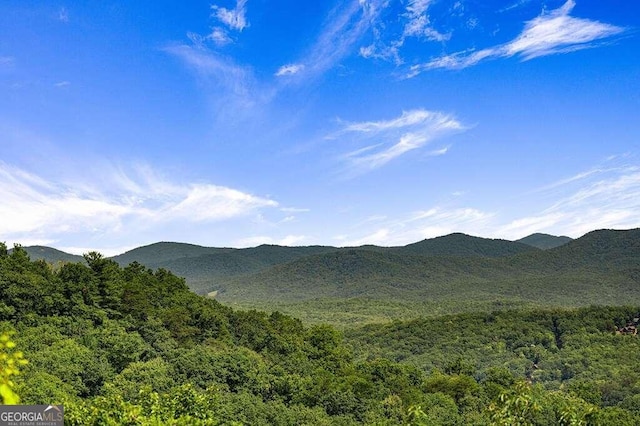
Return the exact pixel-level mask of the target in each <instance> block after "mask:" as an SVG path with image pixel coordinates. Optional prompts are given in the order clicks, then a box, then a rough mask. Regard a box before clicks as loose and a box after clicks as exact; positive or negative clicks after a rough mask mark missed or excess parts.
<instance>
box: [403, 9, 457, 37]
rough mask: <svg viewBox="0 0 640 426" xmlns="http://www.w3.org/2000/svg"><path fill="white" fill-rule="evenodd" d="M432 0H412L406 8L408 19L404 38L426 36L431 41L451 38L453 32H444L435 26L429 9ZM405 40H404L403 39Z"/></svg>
mask: <svg viewBox="0 0 640 426" xmlns="http://www.w3.org/2000/svg"><path fill="white" fill-rule="evenodd" d="M431 3H432V0H411V1H410V2H409V5H408V6H407V8H406V13H405V14H404V17H405V18H406V19H407V22H406V23H405V26H404V30H403V32H402V38H403V39H404V38H406V37H424V38H426V39H427V40H430V41H439V42H442V41H447V40H449V39H450V38H451V34H442V33H440V32H439V31H437V30H436V29H435V28H433V27H432V26H431V25H430V24H431V20H430V19H429V15H428V14H427V10H428V9H429V6H430V5H431ZM403 42H404V40H403Z"/></svg>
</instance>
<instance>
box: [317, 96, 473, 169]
mask: <svg viewBox="0 0 640 426" xmlns="http://www.w3.org/2000/svg"><path fill="white" fill-rule="evenodd" d="M461 130H464V126H463V125H462V123H460V122H459V121H458V120H457V119H455V118H454V117H453V116H451V115H449V114H445V113H442V112H437V111H427V110H424V109H417V110H412V111H404V112H403V113H402V115H401V116H400V117H397V118H394V119H392V120H382V121H365V122H359V123H350V124H348V125H346V126H345V127H344V128H343V129H342V130H340V131H339V132H338V133H336V134H334V135H332V136H329V138H332V139H335V138H338V137H344V136H345V135H347V134H352V135H355V136H356V138H360V139H364V140H367V141H368V140H374V141H375V142H376V143H375V144H370V145H367V146H364V147H360V148H358V149H356V150H354V151H351V152H348V153H346V154H344V155H343V159H344V160H345V161H347V162H348V163H349V164H350V166H351V168H352V169H353V171H356V172H364V171H368V170H373V169H376V168H378V167H381V166H383V165H385V164H386V163H388V162H389V161H391V160H393V159H395V158H397V157H399V156H401V155H403V154H406V153H407V152H410V151H413V150H416V149H419V148H422V147H423V146H425V145H427V144H428V143H430V142H431V141H432V140H434V139H436V138H439V137H443V136H445V135H447V134H451V133H454V132H457V131H461ZM447 149H448V148H445V149H441V150H439V151H435V152H433V153H432V155H442V154H444V153H446V151H447Z"/></svg>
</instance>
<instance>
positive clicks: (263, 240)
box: [236, 235, 308, 247]
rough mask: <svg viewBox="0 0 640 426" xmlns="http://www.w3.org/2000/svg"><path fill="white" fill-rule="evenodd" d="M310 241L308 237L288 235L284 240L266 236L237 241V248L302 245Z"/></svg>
mask: <svg viewBox="0 0 640 426" xmlns="http://www.w3.org/2000/svg"><path fill="white" fill-rule="evenodd" d="M307 240H308V237H307V236H306V235H287V236H285V237H283V238H273V237H269V236H266V235H259V236H255V237H248V238H243V239H241V240H238V241H237V244H236V246H237V247H256V246H259V245H262V244H274V245H278V246H290V247H291V246H296V245H302V244H304V242H305V241H307Z"/></svg>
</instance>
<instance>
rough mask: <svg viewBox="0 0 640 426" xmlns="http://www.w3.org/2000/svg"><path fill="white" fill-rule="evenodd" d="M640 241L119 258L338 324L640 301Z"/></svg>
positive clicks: (604, 235)
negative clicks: (526, 307) (540, 247)
mask: <svg viewBox="0 0 640 426" xmlns="http://www.w3.org/2000/svg"><path fill="white" fill-rule="evenodd" d="M639 241H640V230H638V229H635V230H627V231H612V230H600V231H594V232H590V233H588V234H586V235H584V236H583V237H581V238H578V239H575V240H572V241H570V242H569V243H567V244H564V245H562V246H559V247H555V248H551V249H547V250H541V249H537V248H534V247H530V246H527V245H524V244H520V243H516V242H509V241H504V240H489V239H483V238H478V237H471V236H468V235H464V234H451V235H448V236H444V237H439V238H434V239H431V240H424V241H421V242H418V243H415V244H410V245H408V246H405V247H378V246H362V247H355V248H336V247H326V246H311V247H281V246H268V245H263V246H259V247H254V248H248V249H230V248H207V247H200V246H194V245H190V244H180V243H157V244H152V245H150V246H145V247H141V248H138V249H135V250H132V251H130V252H127V253H125V254H123V255H120V256H117V257H115V258H114V259H115V260H117V261H118V262H120V263H121V264H122V265H123V266H124V265H125V264H126V262H128V261H131V260H132V259H140V261H139V262H140V263H142V261H144V262H147V264H146V266H147V267H151V268H164V269H168V270H171V271H173V272H174V273H176V274H178V275H180V276H183V277H185V278H186V282H187V284H188V285H189V287H190V288H191V289H192V290H193V291H195V292H197V293H199V294H207V293H210V294H211V295H212V296H215V297H216V298H218V299H219V300H220V301H222V302H224V303H227V304H230V305H232V306H236V307H242V308H259V309H264V310H281V311H283V312H287V313H289V314H293V315H296V316H298V317H300V318H302V319H303V320H305V321H311V322H318V321H319V322H326V321H328V322H331V323H333V324H338V325H340V324H357V323H368V322H377V321H385V320H388V319H394V318H400V319H408V318H411V317H415V316H416V315H433V314H436V315H439V314H443V313H455V312H464V311H469V310H491V309H498V308H509V307H519V306H529V307H541V306H585V305H589V304H593V303H606V304H613V305H615V304H620V303H640V294H638V292H637V286H638V284H639V281H640V268H638V265H639V264H640V248H639V246H638V245H639V244H640V243H639ZM509 253H515V254H511V255H509ZM443 254H446V255H443ZM465 254H466V255H465ZM338 306H340V307H339V308H338Z"/></svg>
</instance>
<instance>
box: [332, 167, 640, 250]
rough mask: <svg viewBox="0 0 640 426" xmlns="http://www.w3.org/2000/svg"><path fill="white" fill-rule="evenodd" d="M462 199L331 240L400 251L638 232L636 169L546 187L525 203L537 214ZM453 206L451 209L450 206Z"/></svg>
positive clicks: (639, 177) (367, 223) (639, 179)
mask: <svg viewBox="0 0 640 426" xmlns="http://www.w3.org/2000/svg"><path fill="white" fill-rule="evenodd" d="M461 195H463V194H461V193H454V194H452V196H453V197H455V199H450V200H449V201H448V202H447V203H445V204H442V205H436V206H434V207H431V208H426V209H424V210H421V211H415V212H412V213H407V214H405V215H399V216H398V215H396V216H393V215H381V216H376V220H369V218H367V219H364V220H362V221H360V222H359V223H358V224H357V225H356V226H353V227H352V231H351V232H349V233H348V234H343V235H339V236H336V237H334V241H336V242H337V244H338V245H344V246H357V245H362V244H377V245H383V246H393V245H404V244H408V243H412V242H415V241H418V240H421V239H424V238H433V237H437V236H441V235H446V234H450V233H452V232H463V233H466V234H470V235H477V236H482V237H488V238H505V239H509V240H516V239H519V238H522V237H525V236H527V235H530V234H533V233H535V232H545V233H550V234H555V235H568V236H570V237H573V238H577V237H580V236H582V235H584V234H585V233H587V232H590V231H593V230H596V229H605V228H613V229H631V228H638V227H640V216H639V215H638V212H639V211H640V167H636V166H633V165H626V166H621V167H617V168H607V169H605V168H593V169H590V170H588V171H585V172H583V173H577V174H575V175H574V176H571V177H568V178H566V179H562V180H559V181H557V182H555V183H552V184H549V185H545V186H544V187H543V188H541V189H540V190H538V191H535V192H534V193H531V192H530V193H525V194H523V196H524V197H526V198H527V199H531V197H536V202H535V204H536V205H539V206H540V208H539V210H533V211H531V212H530V213H529V214H525V215H518V214H515V213H514V211H513V210H514V209H513V207H514V206H513V205H512V203H506V202H505V203H503V204H502V206H501V207H500V209H499V210H495V211H487V210H485V209H482V208H478V207H473V206H460V205H459V203H461V202H463V200H462V199H460V196H461ZM452 204H453V205H452Z"/></svg>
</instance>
